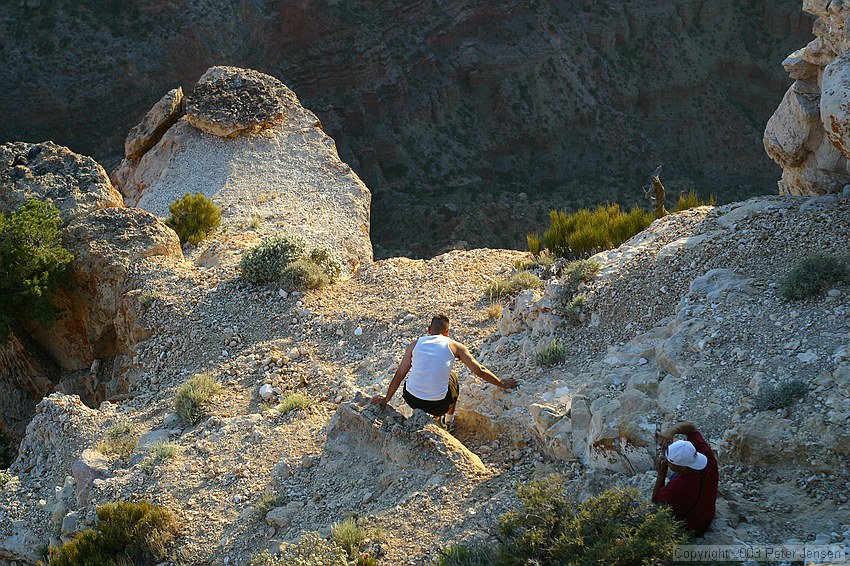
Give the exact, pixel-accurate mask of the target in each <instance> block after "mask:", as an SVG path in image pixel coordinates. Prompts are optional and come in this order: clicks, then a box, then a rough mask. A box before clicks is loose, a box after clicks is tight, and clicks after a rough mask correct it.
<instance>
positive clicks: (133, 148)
mask: <svg viewBox="0 0 850 566" xmlns="http://www.w3.org/2000/svg"><path fill="white" fill-rule="evenodd" d="M182 114H183V89H182V88H181V87H177V88H173V89H171V90H169V91H168V92H167V93H166V94H165V96H163V97H162V98H161V99H160V100H159V102H157V103H156V104H154V106H153V108H151V109H150V110H149V111H148V113H147V114H145V117H144V118H142V121H141V122H139V123H138V124H137V125H136V126H134V127H133V129H132V130H130V133H129V134H127V139H126V140H125V141H124V156H125V157H126V158H127V159H139V158H141V157H142V155H144V154H145V152H146V151H148V150H149V149H150V148H152V147H153V146H154V145H156V142H158V141H159V140H160V138H162V134H164V133H165V132H166V131H167V130H168V128H170V127H171V126H173V125H174V124H176V123H177V120H178V119H180V116H181V115H182Z"/></svg>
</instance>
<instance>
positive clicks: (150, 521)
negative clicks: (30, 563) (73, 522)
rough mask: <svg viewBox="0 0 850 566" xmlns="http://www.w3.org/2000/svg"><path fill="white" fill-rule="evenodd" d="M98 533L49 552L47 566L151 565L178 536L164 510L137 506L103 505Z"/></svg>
mask: <svg viewBox="0 0 850 566" xmlns="http://www.w3.org/2000/svg"><path fill="white" fill-rule="evenodd" d="M97 518H98V519H99V524H98V531H93V530H88V531H83V532H82V533H81V534H80V535H78V536H77V537H76V538H75V539H74V540H72V541H70V542H68V543H66V544H64V545H63V546H62V547H61V548H59V549H56V548H53V549H51V550H50V556H49V558H50V562H49V563H50V565H51V566H90V565H93V564H102V565H115V566H118V565H121V564H155V563H157V562H160V561H162V560H163V559H164V558H165V557H166V549H167V548H168V546H169V545H171V544H172V543H173V542H174V540H175V539H176V538H177V535H178V534H179V530H180V529H179V525H178V523H177V519H176V518H175V517H174V514H173V513H171V511H169V510H168V509H166V508H164V507H160V506H156V505H152V504H151V503H149V502H148V501H140V502H139V503H130V502H118V503H107V504H106V505H103V506H101V507H99V508H98V509H97Z"/></svg>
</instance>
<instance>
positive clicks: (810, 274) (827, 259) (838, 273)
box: [779, 253, 850, 300]
mask: <svg viewBox="0 0 850 566" xmlns="http://www.w3.org/2000/svg"><path fill="white" fill-rule="evenodd" d="M848 274H850V271H848V267H847V261H846V260H841V259H839V258H837V257H835V256H832V255H829V254H824V253H815V254H811V255H809V256H806V257H804V258H803V259H802V260H801V261H800V262H799V263H798V264H797V265H795V266H794V268H793V269H791V271H790V272H788V274H787V275H786V276H785V278H784V279H783V280H782V284H781V286H780V288H779V292H780V294H781V295H782V296H783V297H784V298H786V299H788V300H801V299H810V298H814V297H816V296H818V295H820V294H821V293H822V292H823V291H824V289H826V286H827V285H829V284H830V283H835V282H838V281H842V280H845V279H847V277H848Z"/></svg>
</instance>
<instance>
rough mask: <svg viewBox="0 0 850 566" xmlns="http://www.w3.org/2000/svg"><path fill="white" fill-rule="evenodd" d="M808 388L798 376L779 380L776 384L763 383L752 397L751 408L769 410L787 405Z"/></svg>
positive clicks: (803, 393)
mask: <svg viewBox="0 0 850 566" xmlns="http://www.w3.org/2000/svg"><path fill="white" fill-rule="evenodd" d="M808 390H809V386H808V385H806V382H805V381H803V380H802V379H799V378H793V379H788V380H785V381H780V382H779V383H777V384H776V385H772V384H770V383H767V384H764V385H762V386H761V387H760V388H759V392H758V394H757V395H756V396H755V397H754V398H753V408H754V409H755V410H756V411H770V410H773V409H781V408H783V407H789V406H790V405H791V404H792V403H793V402H794V401H796V400H797V399H799V398H800V397H802V396H803V395H805V394H806V392H807V391H808Z"/></svg>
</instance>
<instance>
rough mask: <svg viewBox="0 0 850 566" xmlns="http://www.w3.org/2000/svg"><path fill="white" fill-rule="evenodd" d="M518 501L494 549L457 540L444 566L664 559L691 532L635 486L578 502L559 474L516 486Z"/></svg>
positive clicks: (444, 555) (505, 518)
mask: <svg viewBox="0 0 850 566" xmlns="http://www.w3.org/2000/svg"><path fill="white" fill-rule="evenodd" d="M517 496H518V497H519V499H520V505H519V507H518V508H515V509H513V510H511V511H508V512H507V513H505V514H504V515H503V516H502V517H501V518H500V519H499V543H498V544H497V545H496V546H495V547H494V548H487V547H484V546H481V545H477V546H464V545H457V546H453V547H450V548H449V549H447V550H444V551H443V552H442V557H441V558H440V560H439V564H441V565H444V566H479V565H480V566H485V565H487V566H489V565H499V566H508V565H512V564H537V565H540V566H556V565H557V566H565V565H583V564H610V565H631V564H663V563H666V562H667V561H669V560H670V559H671V558H672V554H673V549H674V547H675V546H676V545H677V544H682V543H684V542H685V541H686V540H687V535H686V533H685V531H684V529H683V527H682V525H681V523H679V522H678V521H677V520H676V518H675V516H674V515H673V513H672V511H671V510H670V509H669V508H667V507H657V506H655V505H653V504H652V503H649V502H648V501H646V499H645V498H644V497H643V496H641V495H640V494H639V493H638V491H637V490H636V489H619V488H613V489H609V490H608V491H605V492H604V493H602V494H601V495H599V496H597V497H591V498H590V499H588V500H586V501H584V502H582V503H576V502H575V501H573V500H571V499H570V498H569V497H567V495H566V494H565V493H564V486H563V483H562V481H561V479H560V478H559V477H557V476H550V477H549V478H547V479H545V480H535V481H532V482H530V483H528V484H527V485H521V486H519V487H518V488H517Z"/></svg>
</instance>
